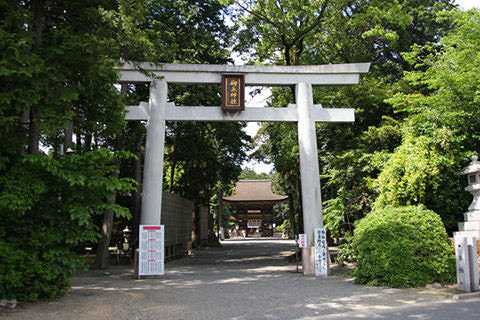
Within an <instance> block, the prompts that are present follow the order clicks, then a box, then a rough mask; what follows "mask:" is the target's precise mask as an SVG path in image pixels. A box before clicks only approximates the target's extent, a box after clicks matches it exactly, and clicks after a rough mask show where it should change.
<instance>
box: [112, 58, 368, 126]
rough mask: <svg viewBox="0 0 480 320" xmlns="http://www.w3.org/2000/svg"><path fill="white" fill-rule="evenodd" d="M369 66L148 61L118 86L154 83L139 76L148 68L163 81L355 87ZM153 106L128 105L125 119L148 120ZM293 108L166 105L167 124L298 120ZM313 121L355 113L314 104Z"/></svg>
mask: <svg viewBox="0 0 480 320" xmlns="http://www.w3.org/2000/svg"><path fill="white" fill-rule="evenodd" d="M369 68H370V63H350V64H328V65H314V66H258V65H241V66H236V65H211V64H176V63H166V64H161V65H153V64H149V63H141V64H134V63H126V64H124V65H123V66H121V67H119V68H118V70H119V71H120V72H121V75H120V82H128V83H135V82H150V81H152V79H151V78H150V77H148V76H147V75H145V74H144V73H142V72H140V71H139V70H145V71H148V72H151V73H153V74H154V75H155V76H156V77H162V78H163V79H164V80H165V81H166V82H167V83H173V84H218V85H219V84H220V83H221V75H222V74H224V73H229V74H235V73H238V74H244V75H245V85H250V86H290V85H297V84H298V83H301V82H307V83H309V84H311V85H312V86H319V85H324V86H326V85H353V84H357V83H358V81H359V76H360V73H366V72H368V70H369ZM149 108H150V106H149V104H148V103H141V104H140V105H139V106H129V107H127V115H126V119H127V120H148V119H149V117H150V110H149ZM297 114H298V112H297V109H296V105H295V104H290V105H289V106H288V108H262V107H250V108H246V109H245V110H244V111H242V112H227V113H225V112H223V111H222V110H221V109H220V107H218V108H212V107H176V106H175V105H174V104H173V103H168V104H167V105H166V108H165V115H164V116H165V120H173V121H258V122H262V121H279V122H280V121H281V122H284V121H287V122H289V121H291V122H295V121H297V120H298V116H297ZM312 118H313V121H316V122H320V121H321V122H352V121H354V119H355V117H354V110H353V109H337V108H335V109H324V108H322V106H321V105H314V106H313V109H312Z"/></svg>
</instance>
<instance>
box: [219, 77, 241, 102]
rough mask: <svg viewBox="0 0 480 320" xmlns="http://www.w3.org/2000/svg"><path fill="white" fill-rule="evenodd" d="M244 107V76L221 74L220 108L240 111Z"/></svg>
mask: <svg viewBox="0 0 480 320" xmlns="http://www.w3.org/2000/svg"><path fill="white" fill-rule="evenodd" d="M244 109H245V76H244V75H243V74H222V110H229V111H242V110H244Z"/></svg>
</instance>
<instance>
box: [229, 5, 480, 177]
mask: <svg viewBox="0 0 480 320" xmlns="http://www.w3.org/2000/svg"><path fill="white" fill-rule="evenodd" d="M455 3H456V4H458V5H459V6H460V7H461V8H462V9H463V10H469V9H471V8H473V7H476V8H480V0H457V1H455ZM234 60H235V64H239V65H240V64H244V61H242V60H241V58H240V57H239V56H238V55H237V56H234ZM247 89H248V88H247ZM270 94H271V92H270V90H269V89H267V88H264V89H263V90H262V92H261V93H260V94H258V95H256V96H255V97H253V98H252V97H250V96H249V95H247V94H246V95H247V101H246V107H247V108H251V107H263V106H265V104H266V102H267V99H268V98H269V96H270ZM259 128H260V123H257V122H249V123H248V124H247V127H246V128H245V129H244V130H245V132H246V133H247V134H248V135H250V136H251V137H253V136H255V134H256V133H257V131H258V129H259ZM242 167H243V168H250V169H253V170H255V172H257V173H261V172H266V173H269V172H270V171H271V170H272V169H273V165H269V164H265V163H261V162H256V161H249V162H245V163H244V164H243V165H242Z"/></svg>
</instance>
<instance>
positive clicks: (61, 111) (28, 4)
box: [0, 0, 151, 300]
mask: <svg viewBox="0 0 480 320" xmlns="http://www.w3.org/2000/svg"><path fill="white" fill-rule="evenodd" d="M144 8H145V6H144V5H143V3H140V2H139V3H138V7H136V9H135V10H133V9H132V8H131V6H130V5H129V3H128V1H115V2H114V1H100V2H99V1H82V2H75V1H43V0H32V1H16V2H15V1H1V2H0V15H1V19H0V35H1V40H0V49H1V51H2V58H1V63H0V82H1V84H2V89H1V90H0V101H1V103H0V122H1V124H2V125H1V128H0V138H1V140H2V142H3V143H4V146H7V147H5V148H1V149H0V159H1V160H0V176H1V177H2V179H1V181H0V223H1V226H0V247H1V248H2V249H1V259H0V269H1V270H2V272H1V276H0V283H1V290H0V297H1V298H18V299H20V300H35V299H37V298H45V299H53V298H56V297H58V296H59V295H61V294H62V293H64V292H65V291H66V289H67V288H68V282H69V278H70V277H71V276H72V274H73V273H74V272H75V270H76V268H77V267H78V266H79V265H81V264H80V262H81V261H80V260H79V259H78V257H77V256H76V255H75V252H74V249H75V248H76V247H77V246H78V245H79V244H81V243H83V242H86V241H92V242H94V241H96V240H97V239H98V236H99V233H98V226H97V225H96V223H95V220H96V219H95V217H96V216H101V215H102V214H103V213H104V212H105V211H108V210H110V211H112V212H115V213H116V214H118V215H120V216H124V217H127V216H128V215H129V213H128V210H126V209H125V208H124V207H121V206H118V205H116V204H114V203H112V202H108V201H105V200H106V198H109V197H110V196H111V194H112V193H114V192H129V191H130V190H132V189H133V183H132V181H131V180H130V179H122V178H116V177H115V175H116V172H117V170H118V168H117V166H116V162H117V161H119V160H120V159H122V158H126V157H127V156H126V154H125V153H115V152H113V151H115V150H116V149H117V148H116V145H115V144H114V143H113V141H115V140H116V138H115V137H116V136H117V137H118V136H120V134H121V129H122V128H123V126H124V117H123V112H124V104H123V103H122V99H121V96H120V93H119V92H118V90H117V89H116V88H115V86H114V84H115V83H116V82H117V81H118V74H117V72H116V71H115V70H114V66H115V65H117V64H118V62H119V61H120V59H121V58H124V59H131V58H132V57H133V56H135V52H134V51H132V50H131V49H132V48H135V47H136V46H137V45H144V49H145V52H146V54H147V56H148V53H149V46H148V42H147V41H146V40H145V38H144V37H143V36H142V33H141V32H137V36H136V37H132V31H133V29H134V28H133V27H132V26H133V25H137V24H140V22H141V21H140V20H139V17H140V16H143V14H140V15H138V14H139V12H142V10H143V9H144ZM113 35H116V36H117V35H118V36H120V35H123V36H124V37H123V41H122V42H118V41H117V40H118V39H117V38H115V37H114V36H113ZM127 39H130V42H129V41H127ZM150 51H151V50H150ZM143 57H145V56H142V57H140V56H137V58H139V59H143ZM72 131H75V133H76V136H77V142H78V143H77V147H76V150H77V154H76V155H65V154H64V152H62V147H61V145H62V144H63V145H64V146H65V145H67V142H68V145H72V144H71V137H72ZM67 140H70V141H67ZM74 149H75V148H74ZM46 150H49V151H46Z"/></svg>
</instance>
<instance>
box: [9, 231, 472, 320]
mask: <svg viewBox="0 0 480 320" xmlns="http://www.w3.org/2000/svg"><path fill="white" fill-rule="evenodd" d="M294 248H295V244H294V242H293V241H288V240H264V239H246V240H230V241H225V242H223V245H222V246H221V247H218V248H206V249H203V250H199V251H196V252H194V254H193V255H192V256H189V257H185V258H182V259H179V260H175V261H172V262H169V263H167V264H166V274H165V276H164V277H163V278H161V279H142V280H138V279H136V278H135V277H134V275H133V268H132V267H130V266H112V267H110V268H109V269H108V270H107V271H99V270H91V271H79V272H78V273H77V275H76V276H75V277H74V278H73V281H72V287H71V289H70V291H69V292H68V293H67V294H66V295H65V296H64V297H62V298H61V299H59V300H58V301H55V302H35V303H21V304H19V306H18V307H17V308H16V309H14V310H5V309H3V310H2V311H0V317H2V318H7V319H33V320H34V319H46V320H56V319H59V320H67V319H68V320H71V319H112V320H121V319H334V318H338V319H349V318H352V319H353V318H358V317H366V318H370V316H372V317H373V316H375V318H381V319H389V315H391V314H393V313H395V312H396V314H398V315H400V314H402V312H404V313H405V312H406V313H409V312H410V313H412V314H411V315H412V316H415V315H417V313H418V312H420V310H422V311H421V314H425V308H430V309H431V310H439V311H437V312H439V313H440V315H441V314H444V312H443V311H441V310H442V308H443V307H445V308H447V307H448V309H450V308H451V303H452V301H453V300H452V297H453V296H454V295H455V294H456V293H457V291H456V290H455V289H454V288H453V287H447V288H445V287H442V288H437V289H435V288H416V289H392V288H379V287H368V286H361V285H355V284H354V283H353V279H352V278H350V277H349V276H347V275H345V270H346V269H345V268H342V267H339V266H334V267H333V268H332V271H333V272H332V275H331V276H329V277H327V278H316V277H307V276H304V275H303V274H301V273H296V272H295V263H294V262H293V263H292V262H289V261H288V260H287V259H285V257H286V256H288V255H291V254H292V252H293V251H294ZM432 306H433V307H432ZM478 306H479V307H480V303H478ZM432 308H433V309H432ZM430 309H429V310H430ZM417 311H418V312H417ZM479 311H480V310H479ZM399 312H400V313H399ZM432 312H433V311H432ZM399 318H401V317H400V316H399ZM409 318H410V315H409ZM423 318H425V319H435V318H428V317H423ZM436 318H438V316H437V317H436ZM440 318H441V317H440ZM459 319H461V318H456V320H459Z"/></svg>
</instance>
